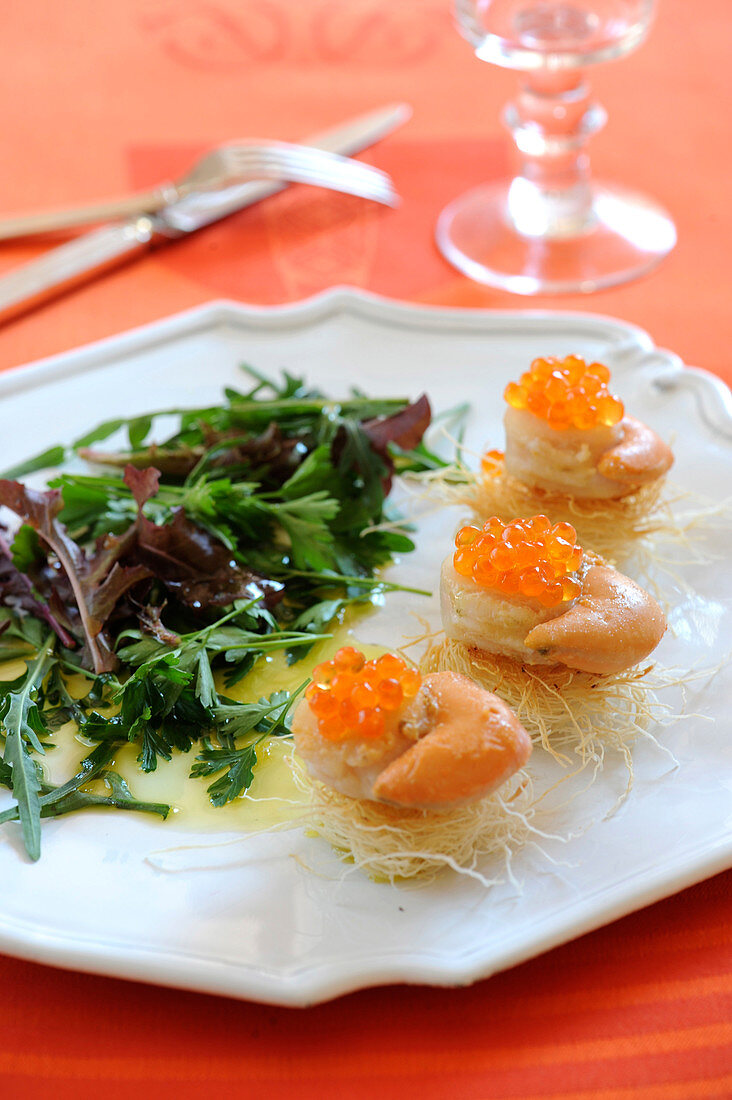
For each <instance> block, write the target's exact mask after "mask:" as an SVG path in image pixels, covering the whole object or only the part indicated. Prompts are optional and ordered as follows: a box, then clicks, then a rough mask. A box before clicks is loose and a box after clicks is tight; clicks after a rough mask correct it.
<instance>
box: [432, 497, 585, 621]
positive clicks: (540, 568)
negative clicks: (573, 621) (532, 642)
mask: <svg viewBox="0 0 732 1100" xmlns="http://www.w3.org/2000/svg"><path fill="white" fill-rule="evenodd" d="M581 562H582V547H581V546H578V545H577V533H576V531H575V529H574V527H573V526H572V524H571V523H555V524H554V526H552V523H551V520H550V519H549V518H548V517H547V516H533V518H532V519H515V520H512V521H511V522H510V523H503V521H502V520H500V519H498V517H497V516H493V517H492V518H491V519H489V520H488V521H487V522H486V523H484V524H483V526H482V527H461V528H460V530H459V531H458V533H457V535H456V536H455V555H454V557H453V565H454V566H455V571H456V572H457V573H459V574H460V576H461V577H470V578H471V579H472V580H474V581H475V583H476V584H479V585H480V586H481V587H482V588H494V589H496V590H497V591H498V592H502V593H504V594H505V595H507V596H518V597H522V596H523V597H528V598H530V599H533V600H538V602H539V603H540V604H542V606H543V607H556V606H557V604H560V603H563V602H565V601H566V600H573V599H575V598H576V597H577V596H579V594H580V592H581V591H582V585H581V584H580V582H579V581H578V580H577V579H576V577H574V576H572V574H573V573H576V572H577V570H578V569H579V567H580V564H581Z"/></svg>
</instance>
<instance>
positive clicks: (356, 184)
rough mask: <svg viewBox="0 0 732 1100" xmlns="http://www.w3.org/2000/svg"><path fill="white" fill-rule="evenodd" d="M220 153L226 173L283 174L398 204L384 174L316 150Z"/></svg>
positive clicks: (231, 148) (261, 148) (233, 148)
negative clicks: (225, 163) (227, 170)
mask: <svg viewBox="0 0 732 1100" xmlns="http://www.w3.org/2000/svg"><path fill="white" fill-rule="evenodd" d="M222 152H225V153H227V154H228V156H227V158H226V160H227V167H228V169H229V170H230V171H236V172H240V173H246V174H251V175H252V176H255V175H257V174H259V175H260V177H264V176H266V177H268V178H273V177H279V178H282V176H284V175H285V174H286V175H288V176H289V177H291V179H292V182H302V183H309V184H312V185H315V186H322V187H329V188H331V189H335V190H340V191H346V192H349V193H352V194H358V195H360V196H362V197H363V198H367V199H373V200H376V201H379V202H383V203H386V204H389V205H392V206H393V205H396V202H397V201H398V196H397V194H396V191H395V189H394V186H393V183H392V181H391V179H390V178H389V176H388V175H387V174H386V173H385V172H382V171H381V170H380V169H378V168H374V167H372V166H371V165H367V164H363V163H361V162H360V161H355V160H351V159H350V158H348V157H339V156H337V155H335V154H330V153H324V152H323V151H322V150H320V149H312V148H309V147H307V146H294V147H292V146H283V145H282V144H281V143H273V144H272V145H263V146H248V147H247V146H239V147H237V146H228V147H226V148H225V150H222Z"/></svg>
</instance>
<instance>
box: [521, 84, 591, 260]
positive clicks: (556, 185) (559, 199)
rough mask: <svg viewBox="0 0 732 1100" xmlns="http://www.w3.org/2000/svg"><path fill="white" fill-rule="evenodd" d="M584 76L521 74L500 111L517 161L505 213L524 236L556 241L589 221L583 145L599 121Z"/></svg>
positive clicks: (586, 229) (579, 230) (580, 230)
mask: <svg viewBox="0 0 732 1100" xmlns="http://www.w3.org/2000/svg"><path fill="white" fill-rule="evenodd" d="M606 117H607V116H606V114H605V111H604V110H603V108H602V107H600V106H599V105H598V104H597V103H595V102H593V101H591V99H590V89H589V86H588V84H587V82H586V81H585V79H584V74H583V73H582V72H578V71H577V70H573V71H571V72H564V73H562V72H555V73H552V72H547V71H546V70H544V71H536V72H530V73H527V74H526V76H525V77H524V78H523V85H522V87H521V88H520V90H519V94H518V96H517V97H516V99H515V100H513V101H512V102H511V103H509V104H508V106H507V107H506V109H505V112H504V122H505V123H506V125H507V126H508V129H509V130H510V131H511V134H512V135H513V139H514V141H515V143H516V147H517V149H518V151H519V157H520V161H521V165H520V169H519V172H518V174H517V175H516V176H515V177H514V179H513V181H512V183H511V186H510V188H509V191H508V203H507V210H506V217H507V219H508V221H509V223H510V224H511V225H512V227H513V228H514V229H515V230H516V232H517V233H519V234H521V235H522V236H525V237H543V238H546V239H553V240H561V239H571V238H573V237H579V236H581V235H583V234H584V233H587V232H589V231H590V230H591V229H592V227H593V224H594V222H595V214H594V211H593V204H592V189H591V184H590V162H589V157H588V155H587V150H586V145H587V142H588V140H589V138H590V137H591V136H592V134H594V133H596V132H597V131H598V130H599V129H600V128H601V127H602V126H603V125H604V123H605V119H606Z"/></svg>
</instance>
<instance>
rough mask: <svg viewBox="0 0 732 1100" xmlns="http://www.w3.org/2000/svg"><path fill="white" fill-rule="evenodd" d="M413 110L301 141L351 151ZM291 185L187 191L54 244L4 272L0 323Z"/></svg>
mask: <svg viewBox="0 0 732 1100" xmlns="http://www.w3.org/2000/svg"><path fill="white" fill-rule="evenodd" d="M411 113H412V111H411V108H410V107H409V106H408V105H407V104H405V103H397V104H393V105H391V106H389V107H383V108H381V109H380V110H377V111H371V112H370V113H369V114H365V115H360V116H359V117H358V118H356V119H353V121H351V122H346V123H343V125H341V126H336V127H334V128H333V129H330V130H324V131H323V132H322V133H320V134H313V135H312V136H311V137H307V138H304V139H303V141H302V144H303V145H314V146H316V147H317V148H319V149H325V150H326V151H327V152H330V153H340V154H341V155H343V156H352V155H353V154H354V153H358V152H360V151H361V150H362V149H366V148H368V147H369V146H370V145H373V144H374V142H376V141H379V139H380V138H383V137H385V136H386V135H387V134H389V133H391V132H392V130H395V129H396V128H397V127H398V126H401V125H402V124H403V123H405V122H406V121H407V120H408V119H409V117H410V116H411ZM288 186H289V184H286V183H269V182H261V183H260V182H254V183H251V182H250V183H240V184H235V185H234V186H232V187H227V188H224V189H223V190H221V191H214V192H209V193H206V194H200V195H188V196H187V197H186V198H184V199H180V200H179V201H178V202H174V203H171V204H170V205H169V206H166V207H165V208H164V209H163V210H161V211H160V212H159V213H158V214H155V215H148V214H144V215H142V216H140V217H135V218H130V219H129V220H128V221H124V222H114V223H112V224H110V225H106V226H103V227H102V228H101V229H96V230H93V231H92V232H91V233H85V234H84V235H83V236H81V237H77V238H75V239H74V240H73V241H69V242H68V244H62V245H60V246H59V247H58V248H53V249H51V250H50V251H49V252H47V253H45V255H43V256H40V257H39V258H38V259H37V260H31V262H30V263H27V264H23V265H22V267H18V268H16V269H15V270H14V271H11V272H9V273H8V274H7V275H3V276H0V324H3V323H4V322H5V321H9V320H11V319H12V318H13V317H16V316H17V315H18V314H19V313H25V312H26V311H27V310H30V309H33V308H34V307H35V306H38V305H41V304H42V303H43V302H45V301H47V300H48V299H49V298H52V297H54V296H55V295H56V294H58V293H60V292H62V291H64V290H68V289H70V288H71V287H73V286H75V285H77V284H78V283H80V282H83V281H85V280H86V279H88V278H89V277H90V276H92V275H95V274H100V273H101V272H102V271H104V270H106V269H107V268H110V267H112V266H115V265H116V264H119V263H122V262H123V261H124V260H127V259H130V258H132V257H133V256H134V254H135V253H136V252H140V251H145V250H146V249H148V248H151V247H153V246H154V245H156V244H160V243H162V242H164V241H166V240H173V239H175V238H176V237H182V236H185V235H186V234H187V233H193V232H195V230H196V229H202V228H203V227H204V226H206V225H210V224H211V223H212V222H215V221H219V220H220V219H221V218H225V217H227V215H229V214H233V213H235V212H236V211H237V210H241V209H243V208H244V207H246V206H251V204H252V203H255V202H259V201H260V199H265V198H267V197H268V196H269V195H274V194H276V193H277V192H278V191H282V190H284V188H285V187H288Z"/></svg>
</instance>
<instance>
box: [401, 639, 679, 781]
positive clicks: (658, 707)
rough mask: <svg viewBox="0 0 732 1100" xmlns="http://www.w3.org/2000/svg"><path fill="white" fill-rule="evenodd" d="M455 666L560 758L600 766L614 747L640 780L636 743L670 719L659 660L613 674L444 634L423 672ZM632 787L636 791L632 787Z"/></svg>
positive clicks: (432, 648) (427, 655)
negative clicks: (508, 653) (504, 652)
mask: <svg viewBox="0 0 732 1100" xmlns="http://www.w3.org/2000/svg"><path fill="white" fill-rule="evenodd" d="M447 670H451V671H453V672H461V673H463V675H465V676H469V677H470V679H471V680H474V681H475V682H476V683H477V684H480V686H481V687H484V688H486V690H488V691H492V692H495V693H496V695H499V696H500V698H501V699H503V700H504V702H506V703H507V704H508V705H509V706H510V707H511V709H512V710H513V711H515V713H516V717H517V718H518V719H519V721H520V722H522V723H523V725H524V726H525V728H526V731H527V733H528V734H529V736H530V737H531V739H532V741H534V742H535V743H537V744H540V745H541V747H542V748H543V749H545V750H546V751H547V752H548V753H550V754H551V755H552V756H553V757H554V758H555V760H557V761H558V762H560V763H562V764H564V765H571V764H576V765H578V767H580V768H585V767H587V766H589V767H592V768H594V769H595V770H596V771H599V769H600V768H601V766H602V762H603V759H604V756H605V753H606V752H607V751H608V750H615V751H617V752H619V753H620V754H621V755H622V757H623V758H624V760H625V762H626V765H627V768H628V773H629V784H630V782H631V781H632V754H631V746H632V744H633V742H634V740H635V739H636V738H637V737H639V736H644V737H651V736H652V735H651V734H650V732H649V730H650V727H651V726H652V725H653V724H655V723H658V722H660V721H661V720H662V719H664V718H665V717H666V710H667V708H666V706H665V705H664V704H662V703H660V702H659V700H658V698H657V696H656V694H655V690H654V689H655V688H657V687H660V686H666V684H667V683H668V684H671V683H672V682H674V681H672V680H671V679H668V680H666V679H664V676H663V674H662V673H660V672H659V671H658V670H657V669H655V668H654V666H653V665H644V666H636V667H635V668H631V669H628V670H627V671H625V672H620V673H615V674H613V675H609V676H603V675H599V674H597V673H591V672H578V671H577V670H575V669H571V668H566V667H565V666H563V665H548V666H545V665H523V664H521V662H520V661H516V660H514V659H513V658H511V657H504V656H501V655H499V654H495V653H487V652H485V651H484V650H482V649H477V648H475V647H472V646H467V645H464V644H463V643H462V642H456V641H454V640H452V639H450V638H443V639H442V640H438V639H436V640H435V641H433V642H432V644H431V645H430V646H429V648H428V650H427V652H426V653H425V655H424V657H423V659H422V662H421V665H420V671H421V672H422V673H423V674H424V675H426V674H427V673H430V672H444V671H447ZM628 789H630V788H628Z"/></svg>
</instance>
